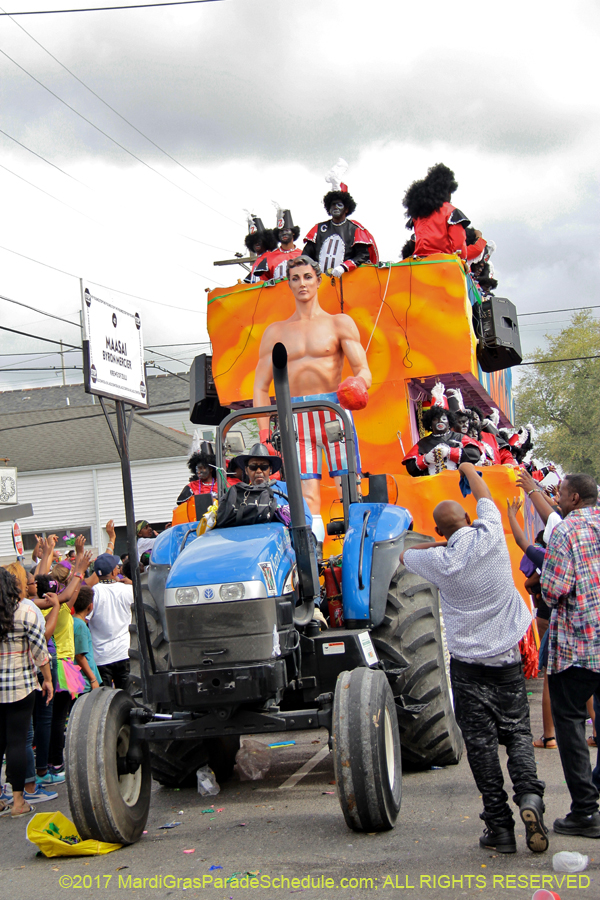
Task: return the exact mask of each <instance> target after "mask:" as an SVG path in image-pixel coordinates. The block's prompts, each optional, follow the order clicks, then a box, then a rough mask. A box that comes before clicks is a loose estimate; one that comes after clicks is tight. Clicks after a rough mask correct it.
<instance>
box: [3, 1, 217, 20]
mask: <svg viewBox="0 0 600 900" xmlns="http://www.w3.org/2000/svg"><path fill="white" fill-rule="evenodd" d="M217 2H220V0H165V2H163V3H130V4H128V5H127V6H86V7H83V8H81V9H28V10H24V11H22V12H2V13H0V16H51V15H56V14H57V13H80V12H107V11H109V10H117V9H152V7H154V6H194V5H196V4H198V3H217Z"/></svg>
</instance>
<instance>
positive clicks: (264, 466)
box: [235, 444, 313, 527]
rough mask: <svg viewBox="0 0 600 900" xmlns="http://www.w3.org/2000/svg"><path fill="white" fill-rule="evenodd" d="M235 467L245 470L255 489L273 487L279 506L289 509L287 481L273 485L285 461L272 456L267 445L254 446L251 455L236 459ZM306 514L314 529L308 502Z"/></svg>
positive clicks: (247, 478)
mask: <svg viewBox="0 0 600 900" xmlns="http://www.w3.org/2000/svg"><path fill="white" fill-rule="evenodd" d="M235 465H236V466H239V468H240V469H243V471H244V472H245V474H246V480H247V481H248V483H249V484H251V485H253V486H254V487H271V488H272V489H273V493H274V494H275V498H276V499H277V504H278V506H280V507H283V508H286V507H288V508H289V502H288V496H287V485H286V483H285V481H274V482H273V483H271V476H272V475H275V474H276V473H277V472H279V471H280V470H281V467H282V465H283V461H282V459H281V457H280V456H271V455H270V454H269V450H268V448H267V447H266V446H265V444H253V446H252V447H251V448H250V452H249V453H243V454H241V455H240V456H236V457H235ZM304 514H305V516H306V523H307V525H310V526H311V527H312V522H313V517H312V513H311V511H310V509H309V506H308V504H307V502H306V500H305V501H304Z"/></svg>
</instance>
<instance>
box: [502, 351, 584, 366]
mask: <svg viewBox="0 0 600 900" xmlns="http://www.w3.org/2000/svg"><path fill="white" fill-rule="evenodd" d="M580 359H600V354H597V355H596V356H567V357H565V358H564V359H536V360H534V361H533V362H522V363H519V366H543V365H545V364H546V363H563V362H577V361H578V360H580Z"/></svg>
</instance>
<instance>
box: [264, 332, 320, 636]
mask: <svg viewBox="0 0 600 900" xmlns="http://www.w3.org/2000/svg"><path fill="white" fill-rule="evenodd" d="M272 359H273V383H274V385H275V402H276V404H277V416H278V418H279V433H280V435H281V453H282V456H283V463H284V466H285V482H286V485H287V491H288V500H289V504H290V515H291V518H292V525H291V528H290V531H291V533H292V544H293V545H294V552H295V554H296V561H297V564H298V591H299V594H300V599H301V600H302V603H303V605H304V606H305V614H306V615H305V616H303V617H302V621H300V619H299V617H298V616H296V621H297V622H298V624H305V623H306V622H310V620H311V619H312V615H313V612H314V602H315V598H318V597H319V596H320V586H319V576H318V572H317V560H316V557H315V551H314V544H313V536H312V532H311V529H310V527H309V526H308V525H307V524H306V515H305V513H304V498H303V497H302V486H301V484H302V483H301V480H300V467H299V465H298V455H297V453H296V437H295V431H294V419H293V414H292V401H291V398H290V385H289V380H288V372H287V350H286V349H285V346H284V344H281V343H277V344H275V346H274V347H273V354H272ZM306 616H308V618H306Z"/></svg>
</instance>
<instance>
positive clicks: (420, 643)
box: [371, 532, 463, 769]
mask: <svg viewBox="0 0 600 900" xmlns="http://www.w3.org/2000/svg"><path fill="white" fill-rule="evenodd" d="M431 540H433V538H428V537H426V536H424V535H421V534H416V533H415V532H408V533H407V535H406V539H405V542H404V549H405V550H408V549H409V548H410V547H412V546H414V544H417V543H421V542H422V541H431ZM371 639H372V641H373V644H374V645H375V648H376V650H377V653H378V655H379V658H380V659H381V660H382V661H383V664H384V666H385V667H386V670H387V671H388V674H389V676H390V682H391V687H392V692H393V694H394V697H395V698H396V705H397V709H398V721H399V724H400V736H401V739H402V762H403V764H404V766H405V768H411V769H428V768H430V767H431V766H449V765H456V764H457V763H458V762H459V760H460V758H461V755H462V750H463V741H462V735H461V733H460V729H459V727H458V725H457V724H456V719H455V717H454V707H453V705H452V692H451V689H450V681H449V678H448V671H447V661H446V658H445V657H446V654H445V650H444V642H443V637H442V628H441V617H440V603H439V594H438V590H437V588H436V587H434V586H433V585H432V584H430V583H429V582H427V581H425V580H424V579H423V578H421V577H420V576H419V575H413V574H412V573H410V572H409V571H408V569H406V568H405V567H404V566H402V565H400V566H399V567H398V569H397V570H396V572H395V573H394V575H393V577H392V580H391V583H390V587H389V591H388V597H387V605H386V610H385V618H384V620H383V622H382V624H381V625H379V626H378V627H377V628H374V629H373V631H372V632H371ZM419 707H421V708H420V709H419Z"/></svg>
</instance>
